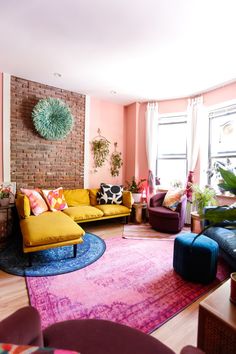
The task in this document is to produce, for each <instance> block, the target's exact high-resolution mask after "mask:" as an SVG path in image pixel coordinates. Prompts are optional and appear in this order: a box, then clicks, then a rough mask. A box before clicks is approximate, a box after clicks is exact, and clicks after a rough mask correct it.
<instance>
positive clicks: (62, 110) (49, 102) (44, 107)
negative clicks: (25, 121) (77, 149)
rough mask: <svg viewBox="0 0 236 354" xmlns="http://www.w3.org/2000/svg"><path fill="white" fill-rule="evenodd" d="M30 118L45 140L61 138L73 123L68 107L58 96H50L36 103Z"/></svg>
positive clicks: (67, 132) (66, 133)
mask: <svg viewBox="0 0 236 354" xmlns="http://www.w3.org/2000/svg"><path fill="white" fill-rule="evenodd" d="M32 118H33V122H34V126H35V129H36V130H37V132H38V133H39V134H40V135H41V136H42V137H43V138H45V139H47V140H62V139H63V138H65V137H66V136H67V135H68V134H69V132H70V131H71V129H72V127H73V123H74V119H73V116H72V114H71V112H70V109H69V107H68V106H67V105H66V104H65V103H64V102H63V101H62V100H60V99H59V98H51V97H49V98H46V99H42V100H40V101H39V102H38V103H37V104H36V106H35V107H34V109H33V112H32Z"/></svg>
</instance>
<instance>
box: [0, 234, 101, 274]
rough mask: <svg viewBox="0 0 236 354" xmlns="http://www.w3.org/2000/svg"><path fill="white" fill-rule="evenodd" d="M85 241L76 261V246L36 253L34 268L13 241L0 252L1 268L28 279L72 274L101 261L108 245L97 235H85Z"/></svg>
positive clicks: (33, 262) (33, 261)
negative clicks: (74, 255) (74, 253)
mask: <svg viewBox="0 0 236 354" xmlns="http://www.w3.org/2000/svg"><path fill="white" fill-rule="evenodd" d="M83 240H84V242H83V243H80V244H78V245H77V257H76V258H74V257H73V246H64V247H57V248H51V249H49V250H45V251H38V252H33V253H32V266H29V259H28V255H27V254H24V253H23V252H22V247H21V246H20V245H19V242H11V243H9V244H8V246H7V247H6V248H5V249H4V250H3V251H1V252H0V269H2V270H4V271H5V272H7V273H10V274H14V275H21V276H29V277H44V276H48V275H58V274H64V273H69V272H73V271H75V270H78V269H81V268H84V267H87V266H88V265H89V264H91V263H93V262H95V261H96V260H98V259H99V258H100V257H101V256H102V255H103V253H104V252H105V249H106V244H105V242H104V241H103V240H102V239H101V238H100V237H98V236H96V235H93V234H90V233H86V234H85V235H84V237H83ZM12 241H13V240H12ZM14 241H15V240H14Z"/></svg>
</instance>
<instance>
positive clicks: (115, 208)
mask: <svg viewBox="0 0 236 354" xmlns="http://www.w3.org/2000/svg"><path fill="white" fill-rule="evenodd" d="M96 208H97V209H99V210H101V211H102V212H103V214H104V216H112V215H123V214H130V209H129V208H127V207H125V206H123V205H117V204H104V205H96Z"/></svg>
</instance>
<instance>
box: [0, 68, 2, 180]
mask: <svg viewBox="0 0 236 354" xmlns="http://www.w3.org/2000/svg"><path fill="white" fill-rule="evenodd" d="M2 125H3V74H2V73H1V72H0V182H2V181H3V141H2V139H3V136H2V134H3V130H2V129H3V127H2Z"/></svg>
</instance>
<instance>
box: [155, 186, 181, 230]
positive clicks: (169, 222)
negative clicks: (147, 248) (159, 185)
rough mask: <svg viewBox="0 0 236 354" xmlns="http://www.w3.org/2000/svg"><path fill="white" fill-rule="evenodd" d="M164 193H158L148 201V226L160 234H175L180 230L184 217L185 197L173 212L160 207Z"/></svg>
mask: <svg viewBox="0 0 236 354" xmlns="http://www.w3.org/2000/svg"><path fill="white" fill-rule="evenodd" d="M165 195H166V192H158V193H157V194H156V195H154V196H153V197H152V198H151V199H150V206H149V208H148V214H149V223H150V225H151V226H152V227H153V228H154V229H156V230H158V231H162V232H168V233H177V232H179V231H181V230H182V228H183V226H184V222H185V216H186V204H187V197H186V195H183V196H182V199H181V202H180V203H179V205H178V206H177V209H176V210H175V211H172V210H170V209H168V208H166V207H163V206H162V203H163V200H164V198H165Z"/></svg>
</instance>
